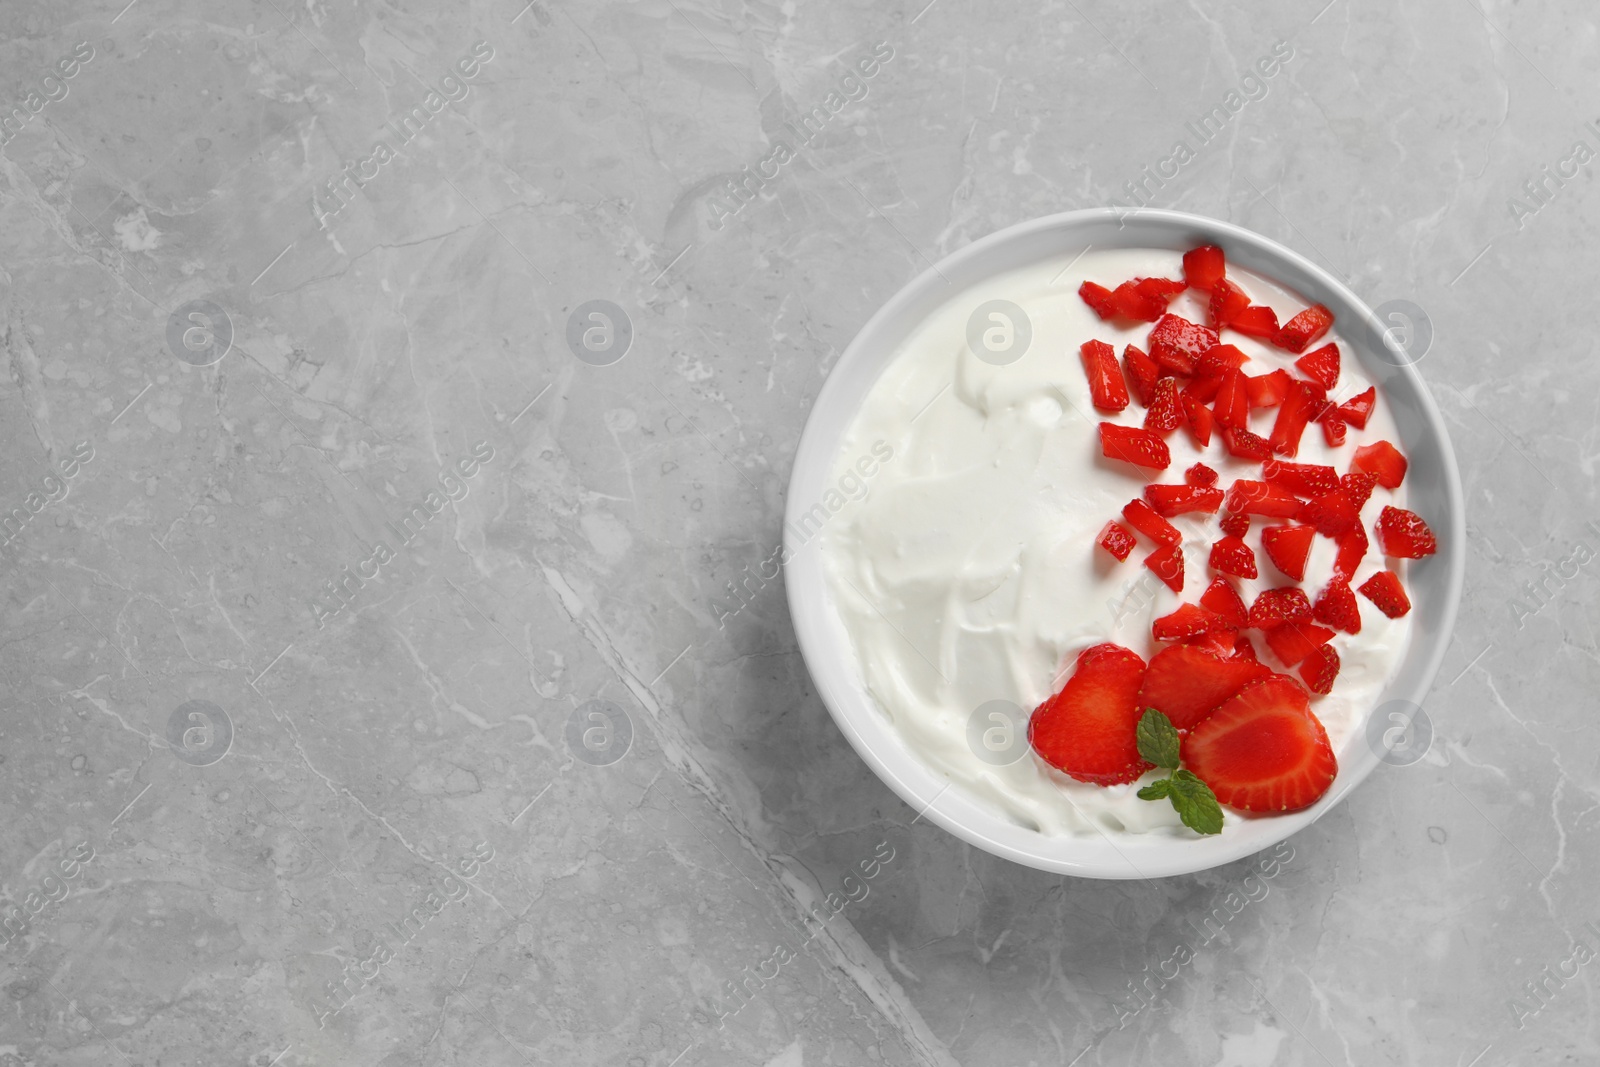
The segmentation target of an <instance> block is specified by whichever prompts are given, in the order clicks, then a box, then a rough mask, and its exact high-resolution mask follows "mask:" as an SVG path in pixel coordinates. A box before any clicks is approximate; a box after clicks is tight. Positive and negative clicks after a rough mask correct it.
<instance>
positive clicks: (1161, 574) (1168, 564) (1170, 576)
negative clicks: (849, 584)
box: [1144, 545, 1183, 593]
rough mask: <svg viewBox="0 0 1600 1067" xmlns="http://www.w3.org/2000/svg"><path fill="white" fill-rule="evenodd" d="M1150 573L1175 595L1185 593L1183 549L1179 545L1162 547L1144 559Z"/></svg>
mask: <svg viewBox="0 0 1600 1067" xmlns="http://www.w3.org/2000/svg"><path fill="white" fill-rule="evenodd" d="M1144 565H1145V566H1146V567H1149V568H1150V573H1152V574H1154V575H1155V576H1156V577H1157V578H1160V579H1161V584H1163V585H1165V586H1166V587H1167V588H1168V589H1170V590H1172V591H1173V592H1174V593H1181V592H1183V549H1182V548H1180V547H1179V546H1177V545H1162V546H1161V547H1160V548H1158V549H1156V550H1155V551H1154V552H1152V553H1150V554H1149V555H1148V556H1146V557H1145V558H1144Z"/></svg>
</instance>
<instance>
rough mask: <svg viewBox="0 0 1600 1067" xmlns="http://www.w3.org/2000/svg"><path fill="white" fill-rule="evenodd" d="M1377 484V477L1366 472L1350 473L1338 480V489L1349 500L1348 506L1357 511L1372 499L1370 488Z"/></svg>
mask: <svg viewBox="0 0 1600 1067" xmlns="http://www.w3.org/2000/svg"><path fill="white" fill-rule="evenodd" d="M1377 484H1378V477H1377V475H1375V474H1368V473H1367V472H1366V471H1352V472H1351V473H1349V474H1346V475H1342V476H1341V477H1340V478H1339V488H1340V489H1343V490H1344V495H1345V496H1347V497H1349V498H1350V506H1351V507H1353V508H1355V509H1356V510H1357V511H1360V510H1361V509H1362V508H1364V507H1366V506H1367V501H1368V500H1371V499H1372V488H1373V486H1375V485H1377Z"/></svg>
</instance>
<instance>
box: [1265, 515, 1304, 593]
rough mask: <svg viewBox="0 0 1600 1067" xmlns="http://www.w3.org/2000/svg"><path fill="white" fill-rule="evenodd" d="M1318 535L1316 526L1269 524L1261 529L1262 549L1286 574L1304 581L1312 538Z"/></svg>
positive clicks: (1273, 563)
mask: <svg viewBox="0 0 1600 1067" xmlns="http://www.w3.org/2000/svg"><path fill="white" fill-rule="evenodd" d="M1316 536H1317V528H1316V527H1315V526H1268V527H1266V528H1265V529H1263V530H1262V531H1261V549H1262V551H1264V552H1265V553H1266V554H1267V558H1268V559H1270V560H1271V561H1272V565H1273V566H1274V567H1276V568H1278V570H1280V571H1282V572H1283V573H1284V575H1285V576H1287V577H1290V578H1293V579H1294V580H1295V581H1297V582H1303V581H1305V579H1306V560H1307V559H1308V558H1309V557H1310V555H1311V540H1312V538H1314V537H1316Z"/></svg>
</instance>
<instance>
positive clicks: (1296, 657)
mask: <svg viewBox="0 0 1600 1067" xmlns="http://www.w3.org/2000/svg"><path fill="white" fill-rule="evenodd" d="M1331 640H1333V631H1332V630H1330V629H1328V628H1327V627H1326V626H1318V625H1316V624H1315V623H1310V622H1286V623H1284V624H1283V625H1281V626H1274V627H1273V628H1272V629H1270V630H1268V631H1267V647H1268V648H1270V649H1272V654H1273V655H1274V656H1277V657H1278V658H1279V659H1281V660H1283V662H1284V665H1285V666H1289V667H1293V666H1294V665H1295V664H1296V663H1299V662H1300V661H1301V660H1303V659H1305V658H1306V657H1307V656H1309V655H1311V653H1313V652H1315V651H1316V650H1317V649H1318V648H1319V647H1321V646H1322V645H1325V644H1327V643H1328V642H1329V641H1331Z"/></svg>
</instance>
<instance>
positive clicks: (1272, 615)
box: [1245, 585, 1311, 630]
mask: <svg viewBox="0 0 1600 1067" xmlns="http://www.w3.org/2000/svg"><path fill="white" fill-rule="evenodd" d="M1310 619H1311V601H1309V600H1307V599H1306V595H1305V593H1304V592H1302V591H1301V590H1299V589H1297V588H1295V587H1294V586H1292V585H1285V586H1279V587H1278V588H1277V589H1263V590H1262V591H1261V592H1259V593H1257V594H1256V602H1255V603H1254V604H1251V605H1250V614H1249V617H1248V618H1247V619H1246V620H1245V625H1246V626H1248V627H1249V628H1250V629H1252V630H1270V629H1272V628H1273V627H1274V626H1282V625H1283V624H1284V623H1290V622H1309V621H1310Z"/></svg>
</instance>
